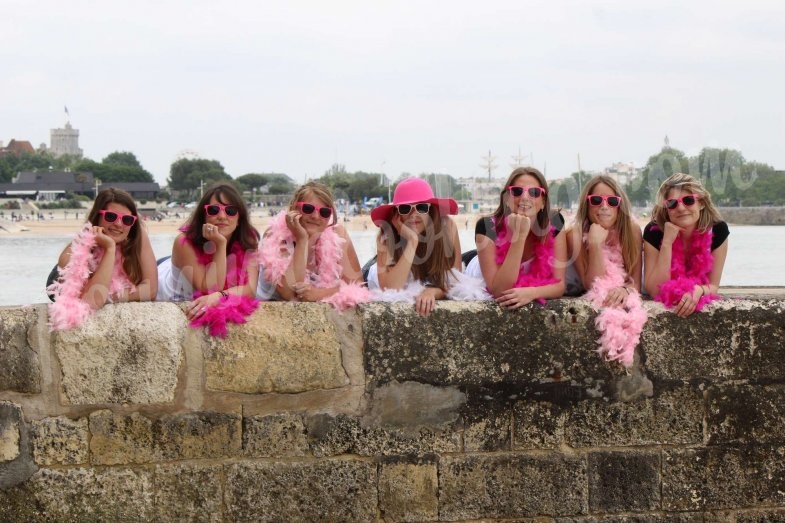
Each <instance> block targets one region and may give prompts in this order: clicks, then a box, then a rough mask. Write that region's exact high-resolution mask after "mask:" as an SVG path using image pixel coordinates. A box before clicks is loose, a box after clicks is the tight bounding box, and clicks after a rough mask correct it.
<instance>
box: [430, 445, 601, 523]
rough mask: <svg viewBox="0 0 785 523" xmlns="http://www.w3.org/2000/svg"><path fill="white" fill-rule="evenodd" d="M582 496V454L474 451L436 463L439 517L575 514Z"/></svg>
mask: <svg viewBox="0 0 785 523" xmlns="http://www.w3.org/2000/svg"><path fill="white" fill-rule="evenodd" d="M588 498H589V493H588V486H587V469H586V460H585V458H582V457H574V456H563V455H556V454H547V455H546V454H537V455H519V454H517V455H513V454H509V455H486V456H478V455H475V456H449V457H442V458H441V460H440V462H439V517H440V519H442V520H448V521H451V520H464V519H479V518H520V517H534V516H568V515H581V514H587V512H588Z"/></svg>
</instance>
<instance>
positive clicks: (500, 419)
mask: <svg viewBox="0 0 785 523" xmlns="http://www.w3.org/2000/svg"><path fill="white" fill-rule="evenodd" d="M511 430H512V409H511V408H510V406H509V405H506V404H503V403H497V402H492V401H488V402H483V401H482V400H481V399H480V398H475V400H474V401H470V402H469V403H467V404H466V405H465V406H464V408H463V451H464V452H498V451H509V450H510V447H511V440H512V434H511Z"/></svg>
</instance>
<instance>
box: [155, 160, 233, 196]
mask: <svg viewBox="0 0 785 523" xmlns="http://www.w3.org/2000/svg"><path fill="white" fill-rule="evenodd" d="M224 180H227V181H234V180H232V177H231V176H229V175H228V174H226V171H224V168H223V165H221V163H220V162H218V161H217V160H205V159H202V158H199V159H195V160H192V159H188V158H182V159H180V160H177V161H176V162H174V163H173V164H172V166H171V168H170V169H169V179H168V180H167V183H168V184H169V188H170V189H172V190H175V191H185V192H187V193H189V194H194V193H195V192H196V190H197V189H199V187H200V185H201V184H202V183H204V185H205V186H207V185H209V184H211V183H213V182H218V181H224Z"/></svg>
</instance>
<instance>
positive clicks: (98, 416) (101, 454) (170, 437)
mask: <svg viewBox="0 0 785 523" xmlns="http://www.w3.org/2000/svg"><path fill="white" fill-rule="evenodd" d="M241 433H242V420H241V419H240V416H239V415H234V414H223V413H216V412H197V413H186V414H177V415H165V416H161V417H160V418H158V419H150V418H147V417H145V416H142V415H141V414H138V413H133V414H131V415H129V416H123V415H119V414H113V413H112V412H111V411H108V410H101V411H96V412H94V413H92V414H90V434H91V438H90V456H91V462H92V463H94V464H96V465H117V464H132V463H153V462H156V461H169V460H176V459H207V458H210V459H216V458H223V457H230V456H236V455H238V454H240V449H241V444H242V440H241Z"/></svg>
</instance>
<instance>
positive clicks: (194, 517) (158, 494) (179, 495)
mask: <svg viewBox="0 0 785 523" xmlns="http://www.w3.org/2000/svg"><path fill="white" fill-rule="evenodd" d="M221 476H222V466H221V465H192V464H188V465H184V464H172V465H158V466H156V467H155V518H154V521H157V522H167V521H171V522H179V521H204V522H213V523H219V522H221V521H225V519H224V517H223V486H222V485H221Z"/></svg>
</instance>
